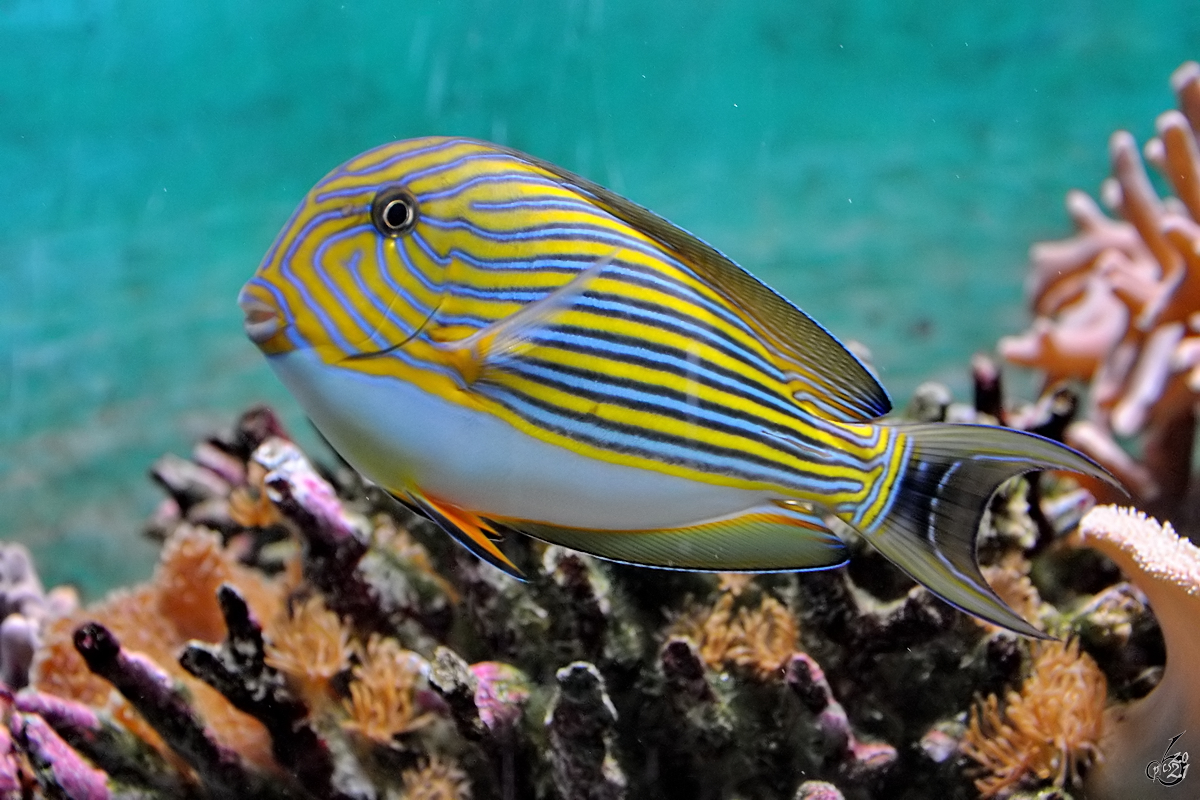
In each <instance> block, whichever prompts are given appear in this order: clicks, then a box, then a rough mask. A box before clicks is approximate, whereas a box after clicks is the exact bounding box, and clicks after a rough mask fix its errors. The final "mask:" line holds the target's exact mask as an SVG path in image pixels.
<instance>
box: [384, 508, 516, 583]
mask: <svg viewBox="0 0 1200 800" xmlns="http://www.w3.org/2000/svg"><path fill="white" fill-rule="evenodd" d="M397 499H398V500H400V502H402V503H404V504H405V505H410V506H413V507H415V508H416V509H417V510H418V511H419V512H420V513H421V514H423V515H424V516H426V517H428V518H429V519H430V520H432V521H433V523H434V524H435V525H437V526H438V527H439V528H441V529H442V530H444V531H445V532H446V533H448V534H450V536H451V537H453V539H454V540H455V541H456V542H458V543H459V544H461V545H462V546H463V547H465V548H467V549H468V550H470V551H471V552H472V553H474V554H475V555H476V556H478V557H479V558H481V559H482V560H484V561H486V562H487V563H489V564H491V565H492V566H493V567H496V568H497V569H499V570H501V571H502V572H504V573H506V574H507V575H509V576H511V577H513V578H516V579H517V580H519V581H524V580H525V574H524V573H523V572H521V570H520V569H518V567H517V565H516V564H514V563H512V561H510V560H509V559H508V556H506V555H504V553H502V552H500V548H499V547H497V542H499V541H500V540H501V538H502V537H501V536H500V534H499V533H497V532H496V529H495V528H494V527H493V526H492V524H491V523H490V522H488V521H487V520H486V519H484V518H483V517H480V516H479V515H477V514H474V513H472V512H470V511H467V510H465V509H462V508H459V507H458V506H456V505H452V504H450V503H446V502H444V501H441V500H436V499H434V498H432V497H429V496H428V495H424V494H421V493H419V492H415V491H409V492H405V493H404V497H403V498H397Z"/></svg>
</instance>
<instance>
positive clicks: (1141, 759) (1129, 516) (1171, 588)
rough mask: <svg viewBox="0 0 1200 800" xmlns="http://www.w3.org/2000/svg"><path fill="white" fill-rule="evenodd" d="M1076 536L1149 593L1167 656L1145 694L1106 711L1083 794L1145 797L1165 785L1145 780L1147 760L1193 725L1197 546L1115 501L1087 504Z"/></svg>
mask: <svg viewBox="0 0 1200 800" xmlns="http://www.w3.org/2000/svg"><path fill="white" fill-rule="evenodd" d="M1079 539H1080V542H1081V543H1082V544H1084V545H1086V546H1088V547H1094V548H1096V549H1097V550H1099V551H1100V552H1102V553H1104V554H1105V555H1106V556H1108V557H1109V558H1111V559H1112V560H1113V561H1115V562H1116V563H1117V566H1119V567H1120V568H1121V571H1122V572H1124V573H1125V574H1126V575H1128V576H1129V579H1130V581H1132V582H1133V583H1134V585H1136V586H1137V587H1138V588H1139V589H1141V590H1142V592H1144V593H1145V595H1146V598H1147V600H1149V603H1150V608H1151V610H1152V611H1153V612H1154V614H1155V616H1156V617H1157V618H1158V621H1159V624H1160V625H1161V627H1162V632H1163V638H1164V639H1165V640H1166V645H1167V664H1166V668H1165V669H1164V671H1163V676H1162V680H1161V681H1160V682H1159V684H1158V686H1157V687H1156V688H1155V689H1154V690H1153V691H1151V692H1150V694H1149V695H1147V696H1146V697H1144V698H1142V699H1141V700H1135V701H1133V702H1132V703H1129V704H1127V705H1123V706H1115V707H1113V708H1112V709H1111V711H1110V712H1109V734H1108V735H1107V736H1106V737H1105V739H1104V743H1103V748H1104V755H1105V760H1104V763H1103V764H1102V765H1101V766H1099V767H1098V768H1097V769H1095V770H1093V772H1092V773H1091V774H1089V775H1088V782H1087V783H1088V792H1089V797H1092V798H1095V799H1096V800H1109V799H1111V800H1118V798H1127V797H1135V796H1136V797H1151V796H1155V794H1154V793H1155V792H1156V791H1157V792H1164V794H1165V795H1166V796H1171V793H1170V792H1169V791H1167V790H1168V789H1169V788H1170V787H1165V786H1162V785H1160V784H1158V783H1155V782H1153V781H1150V780H1147V777H1146V765H1147V764H1148V763H1150V762H1152V761H1156V760H1158V759H1160V758H1161V757H1162V755H1163V751H1164V748H1166V747H1167V746H1168V743H1170V742H1171V739H1172V737H1174V736H1175V735H1176V734H1178V733H1181V732H1183V731H1197V730H1200V678H1198V677H1197V671H1198V670H1200V635H1197V624H1198V622H1197V621H1198V620H1200V548H1197V547H1196V546H1195V545H1193V544H1192V543H1191V542H1189V541H1187V540H1186V539H1182V538H1180V537H1179V536H1178V535H1177V534H1176V533H1175V531H1174V530H1173V529H1172V528H1171V525H1170V523H1168V524H1166V525H1159V524H1158V523H1157V522H1155V521H1154V520H1153V519H1151V518H1149V517H1147V516H1146V515H1145V514H1142V513H1141V512H1136V511H1133V510H1131V509H1127V508H1117V507H1115V506H1100V507H1097V508H1095V509H1092V511H1090V512H1089V513H1088V515H1087V516H1086V517H1084V519H1083V522H1082V523H1081V524H1080V527H1079Z"/></svg>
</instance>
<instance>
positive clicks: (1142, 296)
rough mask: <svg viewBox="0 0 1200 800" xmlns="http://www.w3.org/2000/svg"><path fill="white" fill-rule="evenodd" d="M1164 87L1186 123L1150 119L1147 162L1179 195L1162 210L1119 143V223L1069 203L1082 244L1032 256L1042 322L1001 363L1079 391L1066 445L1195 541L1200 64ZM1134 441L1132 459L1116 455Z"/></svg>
mask: <svg viewBox="0 0 1200 800" xmlns="http://www.w3.org/2000/svg"><path fill="white" fill-rule="evenodd" d="M1171 83H1172V86H1173V88H1174V90H1175V93H1176V96H1177V98H1178V102H1179V109H1180V110H1178V111H1175V110H1172V111H1167V112H1166V113H1164V114H1162V115H1161V116H1160V117H1159V118H1158V123H1157V130H1158V136H1157V137H1156V138H1154V139H1152V140H1151V141H1149V142H1148V143H1147V144H1146V147H1145V155H1146V160H1148V161H1150V162H1151V164H1153V165H1154V166H1155V167H1156V168H1157V169H1158V170H1159V172H1160V173H1161V174H1162V175H1163V177H1164V178H1165V180H1166V181H1167V183H1168V184H1169V185H1170V187H1171V188H1172V189H1173V190H1174V192H1175V195H1174V196H1172V197H1166V198H1161V197H1159V195H1158V194H1157V192H1156V191H1155V189H1154V187H1153V185H1152V183H1151V181H1150V179H1149V177H1148V176H1147V174H1146V170H1145V167H1144V166H1143V162H1142V158H1141V156H1140V154H1139V153H1138V148H1137V143H1136V142H1135V140H1134V138H1133V136H1132V135H1131V134H1129V133H1128V132H1126V131H1118V132H1117V133H1115V134H1113V136H1112V139H1111V141H1110V144H1109V151H1110V155H1111V159H1112V167H1113V175H1112V177H1111V178H1109V179H1108V180H1107V181H1106V182H1105V183H1104V185H1103V187H1102V189H1101V197H1102V199H1103V200H1104V202H1105V204H1106V205H1107V206H1108V207H1109V208H1110V209H1111V210H1112V211H1114V212H1115V213H1116V214H1117V216H1118V217H1119V219H1113V218H1110V217H1108V216H1106V215H1105V214H1104V212H1103V211H1101V209H1100V208H1099V206H1098V205H1097V204H1096V203H1095V202H1094V201H1093V200H1092V199H1091V198H1090V197H1088V196H1087V195H1086V194H1084V193H1083V192H1079V191H1072V192H1071V193H1069V194H1068V195H1067V201H1066V204H1067V211H1068V213H1069V214H1070V216H1071V218H1072V220H1073V221H1074V223H1075V226H1076V228H1077V232H1076V234H1075V235H1074V236H1072V237H1070V238H1068V239H1064V240H1061V241H1057V242H1044V243H1040V244H1037V245H1034V246H1033V248H1032V250H1031V261H1032V266H1031V275H1030V279H1029V289H1030V295H1031V298H1032V305H1033V310H1034V313H1035V315H1036V319H1035V321H1034V323H1033V326H1032V327H1031V329H1030V330H1029V331H1027V332H1026V333H1025V334H1023V335H1021V336H1012V337H1007V338H1005V339H1003V340H1001V342H1000V344H999V350H1000V353H1001V355H1002V356H1004V357H1005V358H1006V359H1008V360H1009V361H1010V362H1012V363H1015V364H1021V365H1025V366H1031V367H1036V368H1038V369H1040V370H1041V371H1042V372H1043V373H1044V375H1045V385H1046V387H1047V388H1048V389H1050V388H1053V387H1055V386H1056V385H1058V384H1059V383H1060V382H1062V381H1068V380H1075V381H1083V382H1086V383H1087V384H1088V388H1089V392H1088V403H1087V407H1086V414H1085V418H1084V419H1082V420H1078V421H1075V422H1073V423H1071V425H1070V426H1069V427H1067V429H1066V431H1065V437H1066V441H1067V442H1068V443H1069V444H1072V445H1074V446H1075V447H1076V448H1078V449H1079V450H1082V451H1083V452H1085V453H1087V454H1088V455H1090V456H1091V457H1092V458H1094V459H1096V460H1097V461H1099V462H1100V463H1101V464H1103V465H1104V466H1106V467H1107V468H1108V469H1109V470H1110V471H1111V472H1112V473H1113V474H1114V475H1116V476H1117V477H1119V478H1120V479H1121V481H1122V482H1123V483H1124V484H1125V485H1126V486H1127V487H1128V488H1129V489H1130V490H1131V491H1132V492H1133V493H1134V499H1135V501H1136V502H1137V503H1138V505H1140V506H1143V507H1147V508H1150V509H1151V510H1153V511H1154V512H1156V513H1160V514H1165V515H1167V516H1170V517H1171V518H1172V519H1176V520H1178V521H1180V522H1182V523H1186V524H1187V526H1188V527H1189V528H1190V527H1192V523H1193V520H1192V515H1193V513H1194V512H1193V511H1192V509H1193V508H1194V507H1195V503H1185V500H1186V499H1187V498H1188V493H1189V488H1191V487H1192V486H1193V481H1192V475H1191V454H1192V448H1193V442H1194V439H1195V430H1196V415H1195V405H1196V400H1197V395H1198V393H1200V336H1198V335H1197V334H1198V333H1200V316H1198V313H1200V145H1198V144H1197V132H1198V131H1200V65H1198V64H1197V63H1196V62H1188V63H1186V64H1184V65H1183V66H1181V67H1180V68H1179V69H1178V70H1176V72H1175V74H1174V75H1173V76H1172V79H1171ZM1130 439H1132V440H1134V441H1136V444H1137V451H1139V452H1140V458H1137V459H1135V458H1134V457H1132V456H1130V455H1129V454H1128V453H1127V452H1126V450H1125V449H1123V448H1122V447H1121V446H1120V444H1119V443H1118V442H1120V441H1124V440H1130ZM1091 488H1093V489H1095V491H1096V492H1097V493H1098V496H1099V497H1101V498H1102V499H1114V500H1115V499H1119V498H1116V497H1114V496H1113V495H1112V494H1111V492H1110V491H1108V490H1105V489H1103V488H1102V487H1099V486H1097V487H1091Z"/></svg>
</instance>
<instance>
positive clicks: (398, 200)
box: [371, 186, 417, 237]
mask: <svg viewBox="0 0 1200 800" xmlns="http://www.w3.org/2000/svg"><path fill="white" fill-rule="evenodd" d="M371 222H372V223H374V225H375V228H376V230H378V231H379V232H380V233H382V234H383V235H384V236H391V237H396V236H400V235H401V234H404V233H408V232H409V231H410V230H412V229H413V226H414V225H415V224H416V223H417V198H415V197H413V196H412V193H411V192H409V191H408V190H407V189H403V188H401V187H399V186H392V187H389V188H386V189H383V190H381V191H380V192H379V194H377V195H375V200H374V202H372V203H371Z"/></svg>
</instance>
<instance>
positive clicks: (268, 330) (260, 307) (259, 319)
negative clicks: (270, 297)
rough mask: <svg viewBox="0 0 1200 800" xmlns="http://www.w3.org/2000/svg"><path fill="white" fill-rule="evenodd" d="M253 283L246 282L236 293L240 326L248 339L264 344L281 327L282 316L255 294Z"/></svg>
mask: <svg viewBox="0 0 1200 800" xmlns="http://www.w3.org/2000/svg"><path fill="white" fill-rule="evenodd" d="M255 288H256V287H255V286H254V285H253V284H250V283H248V284H246V285H245V286H243V287H242V291H241V292H239V293H238V300H237V302H238V306H240V307H241V309H242V314H243V317H242V327H243V328H244V329H245V331H246V335H247V336H249V337H250V341H252V342H254V343H255V344H258V345H261V344H265V343H266V342H267V341H268V340H269V339H270V338H271V337H272V336H274V335H275V334H277V333H279V331H280V330H281V329H282V328H283V316H282V315H281V314H280V313H279V309H277V308H276V307H275V306H274V305H272V304H271V303H268V302H267V301H265V300H263V299H262V298H261V297H259V296H257V293H256V292H255Z"/></svg>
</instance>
